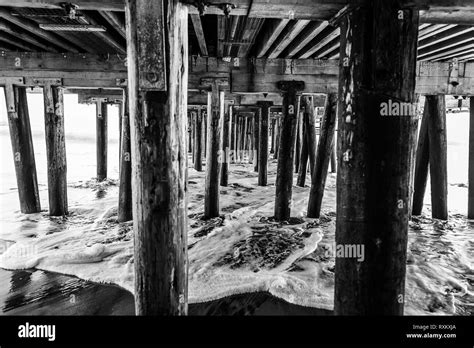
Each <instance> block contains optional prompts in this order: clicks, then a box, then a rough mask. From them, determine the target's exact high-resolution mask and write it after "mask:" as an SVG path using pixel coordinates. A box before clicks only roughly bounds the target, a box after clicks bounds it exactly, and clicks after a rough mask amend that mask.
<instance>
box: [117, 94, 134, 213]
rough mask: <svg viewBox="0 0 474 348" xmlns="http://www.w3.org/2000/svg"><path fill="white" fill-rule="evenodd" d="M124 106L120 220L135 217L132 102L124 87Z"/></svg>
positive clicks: (121, 147)
mask: <svg viewBox="0 0 474 348" xmlns="http://www.w3.org/2000/svg"><path fill="white" fill-rule="evenodd" d="M123 93H124V96H123V107H122V117H121V120H122V136H121V138H122V141H121V146H120V183H119V205H118V221H119V222H124V221H129V220H132V219H133V199H132V144H131V138H130V111H129V110H130V103H129V100H128V91H127V89H124V92H123Z"/></svg>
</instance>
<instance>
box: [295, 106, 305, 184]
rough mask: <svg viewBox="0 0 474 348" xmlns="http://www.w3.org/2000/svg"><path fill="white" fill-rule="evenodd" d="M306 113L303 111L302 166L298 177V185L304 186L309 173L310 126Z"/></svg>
mask: <svg viewBox="0 0 474 348" xmlns="http://www.w3.org/2000/svg"><path fill="white" fill-rule="evenodd" d="M306 119H307V117H306V115H305V114H304V113H303V136H302V137H301V153H300V161H299V162H300V168H299V169H298V177H297V179H296V186H299V187H304V185H305V182H306V174H307V173H308V141H307V136H308V127H307V124H305V123H306Z"/></svg>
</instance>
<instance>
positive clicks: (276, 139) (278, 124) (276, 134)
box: [273, 118, 281, 159]
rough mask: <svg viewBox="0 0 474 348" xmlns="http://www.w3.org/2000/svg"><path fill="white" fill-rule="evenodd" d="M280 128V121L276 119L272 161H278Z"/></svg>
mask: <svg viewBox="0 0 474 348" xmlns="http://www.w3.org/2000/svg"><path fill="white" fill-rule="evenodd" d="M280 128H281V119H280V118H277V119H276V121H275V152H273V159H278V149H279V148H280Z"/></svg>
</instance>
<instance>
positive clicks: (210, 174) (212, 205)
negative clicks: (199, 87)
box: [204, 81, 224, 219]
mask: <svg viewBox="0 0 474 348" xmlns="http://www.w3.org/2000/svg"><path fill="white" fill-rule="evenodd" d="M208 100H209V102H208V108H207V110H208V112H207V114H208V120H207V156H206V187H205V192H204V218H205V219H211V218H214V217H217V216H219V213H220V210H219V174H220V165H221V163H219V151H220V150H221V148H222V145H221V144H222V142H221V129H222V123H223V119H224V92H223V91H219V85H218V84H217V81H214V83H213V84H212V92H210V93H209V94H208Z"/></svg>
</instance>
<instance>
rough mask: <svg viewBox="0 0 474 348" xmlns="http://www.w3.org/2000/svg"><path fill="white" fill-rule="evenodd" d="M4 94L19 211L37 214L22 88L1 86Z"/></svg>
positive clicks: (24, 90) (36, 180)
mask: <svg viewBox="0 0 474 348" xmlns="http://www.w3.org/2000/svg"><path fill="white" fill-rule="evenodd" d="M4 91H5V100H6V102H7V112H8V125H9V128H10V139H11V143H12V150H13V160H14V162H15V173H16V182H17V186H18V196H19V198H20V210H21V212H22V213H23V214H32V213H38V212H40V211H41V205H40V200H39V193H38V179H37V176H36V164H35V152H34V149H33V140H32V137H31V126H30V116H29V113H28V103H27V99H26V88H25V87H17V86H12V85H5V86H4Z"/></svg>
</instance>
